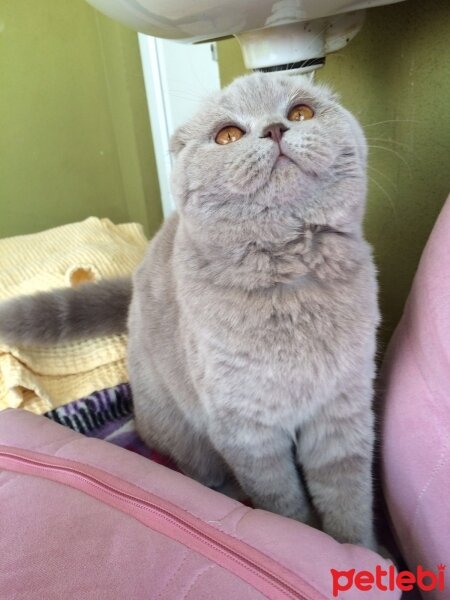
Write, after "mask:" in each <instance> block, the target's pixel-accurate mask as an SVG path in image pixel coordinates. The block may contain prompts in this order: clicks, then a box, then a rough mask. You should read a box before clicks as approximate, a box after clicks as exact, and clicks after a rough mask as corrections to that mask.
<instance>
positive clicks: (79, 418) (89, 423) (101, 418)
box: [45, 383, 133, 437]
mask: <svg viewBox="0 0 450 600" xmlns="http://www.w3.org/2000/svg"><path fill="white" fill-rule="evenodd" d="M132 413H133V403H132V399H131V390H130V386H129V385H128V384H126V383H123V384H120V385H117V386H115V387H112V388H109V389H106V390H101V391H98V392H94V393H93V394H90V395H89V396H86V397H85V398H82V399H81V400H75V401H74V402H70V403H69V404H65V405H64V406H60V407H58V408H55V409H53V410H51V411H49V412H47V413H46V414H45V416H46V417H48V418H49V419H52V420H53V421H56V423H59V424H60V425H66V426H67V427H70V428H71V429H73V430H74V431H78V433H83V434H84V435H90V434H91V436H94V437H99V436H97V435H95V434H96V433H98V432H99V430H101V429H102V428H104V427H105V426H106V425H107V424H108V423H112V424H115V425H116V426H118V427H120V426H121V425H123V422H124V421H126V420H128V419H130V418H131V416H132Z"/></svg>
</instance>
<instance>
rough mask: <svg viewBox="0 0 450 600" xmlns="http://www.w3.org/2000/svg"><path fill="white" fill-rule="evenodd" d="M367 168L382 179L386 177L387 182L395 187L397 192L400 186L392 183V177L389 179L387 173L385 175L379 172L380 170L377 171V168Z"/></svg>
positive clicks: (369, 166) (370, 166) (368, 166)
mask: <svg viewBox="0 0 450 600" xmlns="http://www.w3.org/2000/svg"><path fill="white" fill-rule="evenodd" d="M367 168H368V169H371V170H372V171H375V173H378V175H381V177H384V178H385V179H386V181H388V182H389V183H390V184H391V185H392V187H393V188H394V189H395V190H397V189H398V186H397V184H396V183H394V182H393V181H392V179H391V178H390V177H388V176H387V175H386V174H385V173H383V171H379V170H378V169H376V168H375V167H372V165H367Z"/></svg>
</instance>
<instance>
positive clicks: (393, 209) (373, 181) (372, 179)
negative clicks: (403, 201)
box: [367, 174, 397, 218]
mask: <svg viewBox="0 0 450 600" xmlns="http://www.w3.org/2000/svg"><path fill="white" fill-rule="evenodd" d="M367 176H368V177H369V179H370V181H371V182H372V183H374V184H375V185H376V186H377V188H378V189H379V190H381V191H382V192H383V194H384V196H385V197H386V199H387V200H389V205H390V207H391V209H392V212H393V214H394V216H395V218H397V209H396V208H395V204H394V203H393V201H392V198H391V196H390V195H389V194H388V193H387V191H386V190H385V189H384V187H383V186H382V185H381V184H380V183H378V181H376V180H375V179H374V178H373V177H371V176H370V175H369V174H367Z"/></svg>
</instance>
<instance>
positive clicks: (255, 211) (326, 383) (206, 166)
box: [0, 74, 379, 548]
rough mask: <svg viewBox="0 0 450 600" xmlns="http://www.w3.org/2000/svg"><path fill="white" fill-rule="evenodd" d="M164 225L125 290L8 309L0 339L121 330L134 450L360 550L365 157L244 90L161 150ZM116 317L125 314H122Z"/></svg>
mask: <svg viewBox="0 0 450 600" xmlns="http://www.w3.org/2000/svg"><path fill="white" fill-rule="evenodd" d="M172 152H173V155H174V159H175V160H174V169H173V177H172V188H173V194H174V197H175V199H176V202H177V206H178V210H177V212H176V213H174V214H173V215H172V216H171V217H170V218H168V219H167V220H166V222H165V223H164V225H163V227H162V228H161V230H160V231H159V233H158V234H157V235H156V236H155V238H154V239H153V240H152V241H151V243H150V244H149V247H148V251H147V253H146V256H145V258H144V260H143V261H142V263H141V265H140V266H139V268H138V269H137V270H136V272H135V274H134V276H133V283H132V291H131V286H130V283H129V282H128V281H126V280H119V281H110V282H100V283H98V284H87V285H85V286H81V287H80V288H78V289H74V290H64V291H61V292H51V293H46V294H40V295H37V296H35V297H31V299H30V298H22V299H18V300H14V301H11V302H8V303H6V304H4V305H3V306H2V308H1V309H0V335H1V336H3V337H4V338H6V339H9V340H10V341H14V342H17V341H19V342H22V343H35V342H42V341H47V342H55V341H58V340H66V339H72V338H74V337H77V336H78V337H84V336H87V335H93V334H94V333H95V334H98V333H110V332H113V331H118V330H122V329H124V328H125V326H126V314H127V312H128V331H129V356H128V366H129V374H130V382H131V386H132V390H133V396H134V406H135V416H136V424H137V428H138V431H139V433H140V435H141V436H142V438H143V439H144V440H145V441H146V442H147V443H148V444H149V445H150V446H152V447H155V448H157V449H158V450H159V451H160V452H163V453H166V454H168V455H170V456H172V457H173V458H174V460H175V461H176V462H177V463H178V465H179V467H180V468H181V469H182V470H183V471H184V472H185V473H186V474H188V475H190V476H192V477H194V478H195V479H197V480H199V481H201V482H203V483H205V484H206V485H210V486H216V487H217V486H220V485H221V484H222V483H223V481H224V480H226V478H227V477H229V476H231V475H233V476H234V477H235V478H236V479H237V481H238V482H239V484H240V486H241V487H242V489H243V490H244V492H245V493H246V494H248V495H249V496H250V498H251V499H252V500H253V503H254V504H255V506H257V507H260V508H264V509H267V510H269V511H273V512H276V513H279V514H282V515H285V516H287V517H292V518H293V519H298V520H300V521H304V522H313V520H314V518H316V517H318V518H319V519H320V526H321V527H322V528H323V530H324V531H325V532H327V533H329V534H330V535H332V536H334V537H335V538H336V539H337V540H339V541H341V542H353V543H356V544H361V545H364V546H367V547H369V548H374V547H375V540H374V534H373V526H372V474H371V464H372V451H373V443H374V418H373V412H372V381H373V377H374V353H375V333H376V328H377V324H378V321H379V313H378V307H377V285H376V276H375V269H374V265H373V261H372V254H371V249H370V247H369V245H368V244H367V243H366V241H365V240H364V237H363V232H362V219H363V215H364V209H365V196H366V143H365V139H364V136H363V133H362V130H361V128H360V126H359V125H358V123H357V121H356V120H355V118H354V117H353V116H352V115H351V114H350V113H349V112H348V111H347V110H345V109H344V108H343V107H342V106H341V105H340V104H339V103H338V101H337V100H336V98H335V97H334V96H333V95H332V94H331V93H330V92H329V91H328V90H327V89H326V88H323V87H320V86H318V85H313V84H312V83H309V82H308V81H306V80H305V79H303V78H301V77H298V76H290V75H284V74H253V75H249V76H246V77H243V78H240V79H237V80H236V81H235V82H234V83H232V84H231V85H230V86H229V87H227V88H226V89H224V90H223V91H221V92H220V93H218V94H216V95H215V96H213V97H211V98H209V99H207V100H206V101H205V103H204V104H203V105H202V108H201V109H200V110H199V112H198V113H197V114H196V116H195V117H194V118H192V119H191V120H190V121H189V122H188V123H187V124H186V125H184V126H182V127H181V128H180V129H179V130H178V131H177V132H176V134H175V135H174V137H173V140H172ZM128 308H129V311H128Z"/></svg>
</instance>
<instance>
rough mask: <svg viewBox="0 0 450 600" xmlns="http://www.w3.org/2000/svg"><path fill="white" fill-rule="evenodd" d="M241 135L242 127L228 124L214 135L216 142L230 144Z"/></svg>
mask: <svg viewBox="0 0 450 600" xmlns="http://www.w3.org/2000/svg"><path fill="white" fill-rule="evenodd" d="M243 135H244V132H243V131H242V129H239V127H236V125H228V127H223V128H222V129H221V130H220V131H219V133H218V134H217V135H216V144H222V145H223V144H231V143H232V142H237V141H238V140H240V139H241V137H242V136H243Z"/></svg>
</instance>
